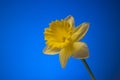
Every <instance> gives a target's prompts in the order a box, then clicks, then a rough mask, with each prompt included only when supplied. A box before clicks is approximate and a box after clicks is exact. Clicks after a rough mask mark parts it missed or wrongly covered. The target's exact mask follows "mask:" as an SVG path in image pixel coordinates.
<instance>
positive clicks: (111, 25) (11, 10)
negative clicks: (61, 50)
mask: <svg viewBox="0 0 120 80" xmlns="http://www.w3.org/2000/svg"><path fill="white" fill-rule="evenodd" d="M0 15H1V16H0V34H1V35H0V36H1V38H0V42H1V43H0V80H91V79H90V76H89V74H88V72H87V70H86V69H85V67H84V65H83V64H82V62H81V61H80V60H77V59H74V58H72V57H71V58H70V59H69V61H68V63H67V66H66V68H65V69H62V68H61V65H60V62H59V56H58V55H55V56H48V55H44V54H43V53H42V50H43V48H44V47H45V41H44V35H43V32H44V28H46V27H48V24H49V23H50V22H51V21H52V20H56V19H59V20H60V19H63V18H65V17H66V16H67V15H73V16H74V18H75V24H76V26H77V25H79V24H80V23H82V22H90V24H91V25H90V29H89V31H88V33H87V35H86V36H85V37H84V39H82V41H83V42H86V43H87V44H88V46H89V49H90V58H88V59H87V62H88V64H89V66H90V68H91V69H92V71H93V73H94V75H95V77H96V79H97V80H120V64H119V63H120V59H119V57H120V42H119V41H120V35H119V34H120V32H119V31H120V1H119V0H91V1H90V0H43V1H42V0H33V1H31V0H28V1H21V0H18V1H17V0H15V1H13V0H1V1H0Z"/></svg>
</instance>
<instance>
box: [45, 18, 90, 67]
mask: <svg viewBox="0 0 120 80" xmlns="http://www.w3.org/2000/svg"><path fill="white" fill-rule="evenodd" d="M88 27H89V23H82V24H81V25H79V26H78V27H75V26H74V18H73V17H72V16H68V17H67V18H65V19H63V20H56V21H53V22H51V23H50V25H49V28H46V29H45V32H44V35H45V40H46V47H45V49H44V51H43V52H44V53H45V54H49V55H54V54H59V58H60V63H61V65H62V67H65V66H66V63H67V60H68V59H69V57H70V56H73V57H75V58H79V59H84V58H87V57H88V56H89V53H88V47H87V45H86V44H85V43H83V42H79V40H81V39H82V38H83V37H84V36H85V34H86V32H87V30H88Z"/></svg>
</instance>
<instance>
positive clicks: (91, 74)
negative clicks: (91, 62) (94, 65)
mask: <svg viewBox="0 0 120 80" xmlns="http://www.w3.org/2000/svg"><path fill="white" fill-rule="evenodd" d="M81 60H82V62H83V64H84V66H85V67H86V69H87V70H88V72H89V74H90V76H91V78H92V80H96V79H95V77H94V75H93V73H92V71H91V69H90V68H89V66H88V64H87V62H86V60H85V59H81Z"/></svg>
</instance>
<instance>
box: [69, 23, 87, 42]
mask: <svg viewBox="0 0 120 80" xmlns="http://www.w3.org/2000/svg"><path fill="white" fill-rule="evenodd" d="M88 28H89V23H82V24H81V25H80V26H78V27H77V28H76V29H75V30H74V32H73V34H72V36H71V38H72V40H73V41H79V40H81V39H82V38H83V37H84V36H85V34H86V33H87V31H88Z"/></svg>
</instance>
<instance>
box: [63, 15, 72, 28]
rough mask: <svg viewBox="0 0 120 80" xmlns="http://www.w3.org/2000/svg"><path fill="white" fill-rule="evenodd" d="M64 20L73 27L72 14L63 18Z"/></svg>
mask: <svg viewBox="0 0 120 80" xmlns="http://www.w3.org/2000/svg"><path fill="white" fill-rule="evenodd" d="M65 20H66V21H67V22H68V23H69V24H70V26H72V27H74V18H73V16H71V15H69V16H67V17H66V18H65Z"/></svg>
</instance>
